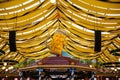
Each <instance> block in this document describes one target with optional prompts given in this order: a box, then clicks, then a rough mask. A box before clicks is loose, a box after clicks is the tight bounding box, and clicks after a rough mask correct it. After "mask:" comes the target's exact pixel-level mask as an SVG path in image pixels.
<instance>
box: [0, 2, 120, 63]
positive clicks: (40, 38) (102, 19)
mask: <svg viewBox="0 0 120 80" xmlns="http://www.w3.org/2000/svg"><path fill="white" fill-rule="evenodd" d="M58 29H60V30H63V31H65V33H66V40H65V44H64V47H63V50H64V51H65V52H67V53H68V54H70V55H72V56H73V57H76V58H79V59H95V58H97V59H98V60H100V61H102V62H112V61H118V58H119V57H118V56H114V55H112V54H110V51H111V50H115V49H120V1H119V0H56V2H55V3H51V2H50V0H3V1H2V0H0V49H1V50H3V51H5V54H2V55H0V59H1V60H3V59H6V60H9V59H13V60H16V61H18V62H22V61H24V60H25V59H26V58H29V59H42V58H44V57H49V56H51V55H52V54H51V53H50V48H49V46H50V43H51V41H52V39H53V35H54V33H55V32H56V31H57V30H58ZM97 30H98V31H101V51H100V52H95V51H94V49H95V45H94V44H95V31H97ZM10 31H16V49H17V51H15V52H11V51H10V47H9V32H10Z"/></svg>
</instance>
